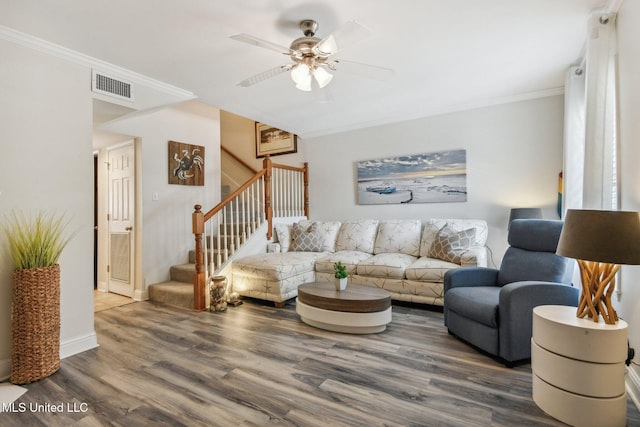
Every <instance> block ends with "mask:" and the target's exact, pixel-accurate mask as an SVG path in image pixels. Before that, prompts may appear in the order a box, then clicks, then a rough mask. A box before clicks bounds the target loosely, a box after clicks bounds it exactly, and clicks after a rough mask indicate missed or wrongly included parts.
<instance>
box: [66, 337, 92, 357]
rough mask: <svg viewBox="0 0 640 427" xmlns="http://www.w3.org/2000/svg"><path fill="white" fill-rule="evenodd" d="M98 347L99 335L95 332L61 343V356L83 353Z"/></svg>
mask: <svg viewBox="0 0 640 427" xmlns="http://www.w3.org/2000/svg"><path fill="white" fill-rule="evenodd" d="M96 347H98V336H97V335H96V333H95V332H93V333H91V334H88V335H85V336H82V337H77V338H73V339H71V340H68V341H65V342H63V343H60V358H61V359H65V358H67V357H69V356H73V355H74V354H78V353H82V352H83V351H87V350H91V349H92V348H96Z"/></svg>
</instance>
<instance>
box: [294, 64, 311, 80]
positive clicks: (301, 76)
mask: <svg viewBox="0 0 640 427" xmlns="http://www.w3.org/2000/svg"><path fill="white" fill-rule="evenodd" d="M309 71H310V70H309V66H308V65H307V64H298V65H296V66H295V67H293V68H292V69H291V80H293V81H294V82H295V83H296V84H298V83H300V82H302V81H304V80H307V79H310V76H311V74H310V72H309Z"/></svg>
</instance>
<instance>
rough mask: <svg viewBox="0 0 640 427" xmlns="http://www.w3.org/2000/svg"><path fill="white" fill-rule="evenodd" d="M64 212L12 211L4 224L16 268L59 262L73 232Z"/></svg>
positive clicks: (38, 266) (46, 265)
mask: <svg viewBox="0 0 640 427" xmlns="http://www.w3.org/2000/svg"><path fill="white" fill-rule="evenodd" d="M68 224H69V222H68V221H66V220H65V217H64V215H56V214H54V213H51V212H46V211H44V210H39V211H37V212H36V213H35V214H32V215H26V214H25V213H24V212H16V211H12V212H11V214H10V215H7V216H6V221H4V222H3V224H2V229H3V231H4V234H5V235H6V236H7V239H8V241H9V251H10V253H11V258H12V260H13V265H14V267H15V268H16V269H30V268H42V267H48V266H51V265H55V264H57V263H58V259H59V258H60V254H61V253H62V250H63V249H64V247H65V246H66V245H67V243H69V240H71V238H72V237H73V234H67V233H65V229H66V227H67V225H68Z"/></svg>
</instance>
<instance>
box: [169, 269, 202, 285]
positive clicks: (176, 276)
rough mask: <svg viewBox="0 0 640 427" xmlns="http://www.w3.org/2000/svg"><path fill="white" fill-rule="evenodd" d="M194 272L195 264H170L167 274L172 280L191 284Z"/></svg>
mask: <svg viewBox="0 0 640 427" xmlns="http://www.w3.org/2000/svg"><path fill="white" fill-rule="evenodd" d="M195 272H196V265H195V264H180V265H172V266H171V268H170V270H169V274H170V276H171V280H172V281H173V282H183V283H188V284H190V285H191V286H193V275H194V274H195Z"/></svg>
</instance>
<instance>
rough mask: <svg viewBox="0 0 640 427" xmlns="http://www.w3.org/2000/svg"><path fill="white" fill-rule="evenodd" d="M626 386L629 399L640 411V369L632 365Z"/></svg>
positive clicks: (628, 372) (628, 371) (628, 370)
mask: <svg viewBox="0 0 640 427" xmlns="http://www.w3.org/2000/svg"><path fill="white" fill-rule="evenodd" d="M625 385H626V389H627V394H628V395H629V398H631V401H632V402H633V403H634V405H636V408H638V411H640V369H639V368H638V367H636V366H634V365H631V366H629V367H628V368H627V379H626V381H625Z"/></svg>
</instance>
